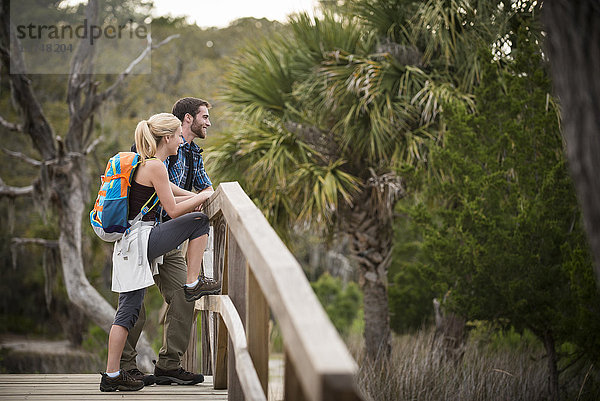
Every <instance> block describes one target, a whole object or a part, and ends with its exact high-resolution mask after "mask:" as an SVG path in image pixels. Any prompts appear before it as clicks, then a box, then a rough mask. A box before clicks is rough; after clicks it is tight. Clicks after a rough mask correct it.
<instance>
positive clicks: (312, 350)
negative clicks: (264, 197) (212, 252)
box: [216, 183, 357, 401]
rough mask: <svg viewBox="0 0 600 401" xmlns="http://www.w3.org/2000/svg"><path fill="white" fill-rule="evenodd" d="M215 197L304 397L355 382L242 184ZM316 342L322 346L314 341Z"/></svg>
mask: <svg viewBox="0 0 600 401" xmlns="http://www.w3.org/2000/svg"><path fill="white" fill-rule="evenodd" d="M217 192H218V193H217V194H216V197H218V198H222V199H220V200H219V201H220V202H221V207H222V212H223V214H224V216H225V218H226V220H227V222H228V224H229V227H230V230H231V232H232V234H233V236H234V237H235V239H236V241H237V242H238V243H240V244H243V245H244V249H243V251H244V255H245V257H246V258H247V260H248V262H249V263H250V266H251V267H252V270H253V272H254V274H255V275H256V278H257V281H258V283H259V285H260V287H261V289H262V292H263V294H265V297H266V298H267V301H268V303H269V305H270V307H271V310H272V311H273V314H274V315H275V317H276V319H277V321H278V322H279V325H280V327H281V331H282V334H283V338H284V340H285V341H286V342H287V343H289V344H293V346H291V347H290V349H289V357H290V359H291V360H293V362H294V366H295V368H296V369H297V370H298V371H301V372H302V375H300V377H299V379H300V381H301V383H302V388H303V389H304V391H305V392H306V396H307V398H308V399H310V400H315V401H317V400H322V399H323V394H324V393H325V392H327V390H326V389H325V388H324V385H328V386H334V387H335V388H339V386H342V385H347V383H348V382H351V383H352V382H353V378H354V375H355V373H356V370H357V367H356V363H355V362H354V360H353V359H352V357H351V356H350V353H349V352H348V350H347V348H346V346H345V344H344V343H343V341H342V340H341V338H340V336H339V334H338V333H337V331H336V330H335V328H334V327H333V325H332V324H331V322H330V320H329V318H328V317H327V315H326V313H325V311H324V310H323V308H322V306H321V304H320V303H319V301H318V300H317V298H316V296H315V294H314V292H313V291H312V289H311V287H310V284H309V283H308V280H307V279H306V276H305V275H304V272H303V271H302V268H301V267H300V265H299V264H298V262H297V261H296V259H295V258H294V257H293V255H292V254H291V253H290V252H289V250H288V249H287V248H286V247H285V245H284V244H283V242H282V241H281V239H280V238H279V237H278V236H277V234H276V233H275V231H274V230H273V228H272V227H271V226H270V225H269V224H268V222H267V221H266V219H265V217H264V216H263V215H262V213H261V212H260V211H259V210H258V209H257V208H256V206H255V205H254V203H252V201H251V200H250V198H248V196H247V195H246V194H245V193H244V191H243V190H242V189H241V187H240V186H239V184H238V183H222V184H221V185H220V186H219V188H218V189H217ZM315 338H318V339H319V341H314V339H315ZM327 376H329V378H328V377H327Z"/></svg>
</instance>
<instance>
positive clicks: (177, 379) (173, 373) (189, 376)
mask: <svg viewBox="0 0 600 401" xmlns="http://www.w3.org/2000/svg"><path fill="white" fill-rule="evenodd" d="M154 376H155V377H156V384H171V383H176V384H198V383H202V382H203V381H204V376H202V375H201V374H195V373H192V372H188V371H186V370H185V369H183V368H182V367H179V368H178V369H172V370H164V369H161V368H159V367H158V366H154Z"/></svg>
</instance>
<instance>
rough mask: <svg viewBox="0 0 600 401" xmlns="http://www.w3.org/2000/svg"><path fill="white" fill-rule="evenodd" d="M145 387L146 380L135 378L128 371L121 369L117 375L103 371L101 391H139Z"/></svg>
mask: <svg viewBox="0 0 600 401" xmlns="http://www.w3.org/2000/svg"><path fill="white" fill-rule="evenodd" d="M142 388H144V382H143V381H141V380H137V379H134V378H133V377H132V376H131V375H130V374H129V373H127V371H125V370H121V373H120V374H119V376H117V377H109V376H108V375H107V374H106V373H102V380H100V391H117V390H119V391H137V390H141V389H142Z"/></svg>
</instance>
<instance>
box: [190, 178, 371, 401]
mask: <svg viewBox="0 0 600 401" xmlns="http://www.w3.org/2000/svg"><path fill="white" fill-rule="evenodd" d="M205 213H207V215H208V216H209V218H210V221H211V226H212V227H213V247H214V250H213V253H214V259H213V266H212V267H213V275H214V276H215V278H217V279H221V280H222V282H223V285H222V291H221V294H222V295H214V296H213V295H211V296H207V297H203V298H201V299H200V300H198V301H196V309H197V310H198V311H201V314H202V322H203V324H202V327H203V329H202V341H201V343H202V370H203V371H204V372H205V373H209V374H210V373H212V374H213V375H214V386H215V388H217V389H223V388H227V389H228V397H229V400H243V399H246V400H266V399H267V398H268V397H267V395H268V393H267V389H268V373H269V372H268V363H269V343H268V341H269V318H270V316H271V314H272V316H273V317H274V318H275V319H276V321H277V322H278V324H279V326H280V329H281V333H282V337H283V343H284V351H285V373H284V397H285V399H286V400H313V401H329V400H360V399H361V398H360V396H359V393H358V391H357V389H356V386H355V374H356V370H357V367H356V363H355V362H354V360H353V359H352V357H351V356H350V354H349V352H348V350H347V348H346V346H345V344H344V343H343V341H342V340H341V338H340V336H339V335H338V333H337V331H336V329H335V328H334V327H333V325H332V324H331V321H330V320H329V318H328V317H327V315H326V314H325V311H324V310H323V308H322V306H321V304H320V303H319V301H318V299H317V297H316V296H315V294H314V292H313V291H312V288H311V287H310V284H309V283H308V280H307V279H306V276H305V275H304V272H303V271H302V268H301V267H300V265H299V264H298V262H297V261H296V259H295V258H294V257H293V256H292V254H291V253H290V251H289V250H288V249H287V248H286V246H285V245H284V244H283V242H282V241H281V239H280V238H279V237H278V236H277V234H276V233H275V231H274V230H273V228H272V227H271V226H270V225H269V223H268V222H267V220H266V219H265V217H264V216H263V214H262V213H261V212H260V211H259V210H258V208H257V207H256V206H255V205H254V203H253V202H252V201H251V200H250V198H249V197H248V196H247V195H246V193H245V192H244V191H243V190H242V188H241V187H240V185H239V184H238V183H237V182H229V183H222V184H221V185H220V186H219V187H218V188H217V190H216V191H215V194H214V195H213V196H212V197H211V198H210V200H209V201H208V202H207V203H206V205H205ZM208 311H211V312H216V313H215V315H214V317H215V319H214V324H213V329H208V328H209V327H210V325H209V324H208V322H209V321H210V319H209V316H208V313H209V312H208ZM196 340H197V338H192V341H191V343H190V346H191V348H190V349H188V355H189V358H194V357H195V355H196V350H195V349H194V346H195V344H196Z"/></svg>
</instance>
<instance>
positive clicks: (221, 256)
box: [212, 213, 229, 389]
mask: <svg viewBox="0 0 600 401" xmlns="http://www.w3.org/2000/svg"><path fill="white" fill-rule="evenodd" d="M212 224H213V230H214V237H215V239H214V243H213V245H214V263H213V266H215V269H214V274H215V279H216V280H221V294H228V288H229V278H228V274H227V272H228V269H227V263H228V256H227V255H228V250H227V232H228V230H227V224H226V222H225V217H223V215H222V214H221V213H219V214H217V215H216V216H215V217H214V219H213V221H212ZM214 330H215V332H214V333H213V338H214V342H215V343H214V344H213V347H212V350H213V357H212V363H213V366H212V369H213V374H214V378H215V384H214V385H215V388H216V389H226V388H227V341H228V340H227V338H228V335H227V327H226V326H225V323H224V322H223V321H222V319H221V318H220V316H218V315H217V316H215V327H214Z"/></svg>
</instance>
